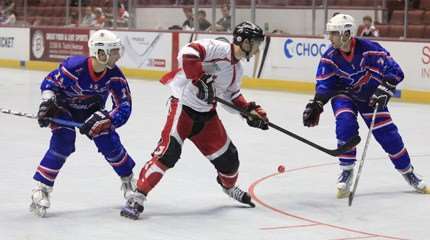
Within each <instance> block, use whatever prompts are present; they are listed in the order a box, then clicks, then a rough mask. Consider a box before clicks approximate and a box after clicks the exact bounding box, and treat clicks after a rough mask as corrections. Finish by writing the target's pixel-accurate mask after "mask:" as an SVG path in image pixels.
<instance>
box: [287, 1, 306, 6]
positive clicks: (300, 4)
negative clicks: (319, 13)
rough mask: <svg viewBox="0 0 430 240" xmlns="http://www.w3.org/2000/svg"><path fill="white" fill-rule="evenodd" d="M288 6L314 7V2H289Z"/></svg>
mask: <svg viewBox="0 0 430 240" xmlns="http://www.w3.org/2000/svg"><path fill="white" fill-rule="evenodd" d="M288 5H294V6H309V5H312V0H291V1H288Z"/></svg>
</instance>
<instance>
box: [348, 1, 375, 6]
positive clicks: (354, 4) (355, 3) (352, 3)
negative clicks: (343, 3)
mask: <svg viewBox="0 0 430 240" xmlns="http://www.w3.org/2000/svg"><path fill="white" fill-rule="evenodd" d="M351 6H360V7H369V6H373V5H371V3H369V0H352V1H351Z"/></svg>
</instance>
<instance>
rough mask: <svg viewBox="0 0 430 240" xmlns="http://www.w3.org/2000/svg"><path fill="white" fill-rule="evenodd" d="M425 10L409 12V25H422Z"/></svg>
mask: <svg viewBox="0 0 430 240" xmlns="http://www.w3.org/2000/svg"><path fill="white" fill-rule="evenodd" d="M423 15H424V10H412V11H409V12H408V24H413V25H420V24H422V20H423Z"/></svg>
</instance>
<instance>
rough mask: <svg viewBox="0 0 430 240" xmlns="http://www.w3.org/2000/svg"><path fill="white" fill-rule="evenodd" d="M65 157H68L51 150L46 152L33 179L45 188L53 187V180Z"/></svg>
mask: <svg viewBox="0 0 430 240" xmlns="http://www.w3.org/2000/svg"><path fill="white" fill-rule="evenodd" d="M67 157H68V155H63V154H61V153H58V152H57V151H55V150H53V149H50V150H48V151H47V152H46V154H45V156H44V157H43V159H42V161H41V162H40V164H39V166H38V167H37V169H36V172H35V173H34V176H33V179H34V180H36V181H38V182H40V183H43V184H45V185H47V186H50V187H52V186H54V182H55V179H56V178H57V175H58V173H59V172H60V169H61V167H62V166H63V164H64V162H65V161H66V158H67Z"/></svg>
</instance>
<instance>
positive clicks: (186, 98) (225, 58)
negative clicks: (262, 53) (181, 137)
mask: <svg viewBox="0 0 430 240" xmlns="http://www.w3.org/2000/svg"><path fill="white" fill-rule="evenodd" d="M184 56H187V57H190V56H191V57H195V58H196V59H197V61H198V62H199V63H198V64H200V63H201V67H195V65H193V66H191V67H190V66H189V65H188V64H186V61H184ZM178 63H179V69H178V70H175V71H172V72H170V73H168V74H166V75H165V76H163V78H162V79H161V80H160V81H161V82H162V83H163V84H165V85H168V86H169V87H170V88H171V90H172V95H173V96H174V97H176V98H178V99H179V101H180V103H181V104H183V105H186V106H188V107H190V108H192V109H194V110H196V111H199V112H208V111H210V110H212V109H213V108H214V107H215V106H214V104H207V103H206V102H205V101H202V100H200V99H198V98H197V96H196V95H197V92H198V88H197V87H196V86H195V85H194V84H193V81H195V80H198V79H193V78H190V77H187V75H188V76H190V74H192V75H193V76H197V75H199V74H200V76H201V74H202V73H204V74H209V75H212V76H213V79H214V82H213V86H214V87H215V91H216V96H217V97H220V98H223V99H225V100H227V101H232V100H233V99H235V98H236V97H238V96H239V95H240V84H241V78H242V75H243V68H242V65H241V63H240V62H239V61H238V60H237V59H236V58H235V57H234V55H233V45H232V44H230V43H226V42H224V41H219V40H214V39H202V40H197V41H194V42H191V43H189V44H187V45H186V46H184V47H183V48H182V49H181V50H180V51H179V54H178ZM199 68H200V69H199ZM199 71H202V73H201V72H199ZM190 72H191V73H190Z"/></svg>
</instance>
